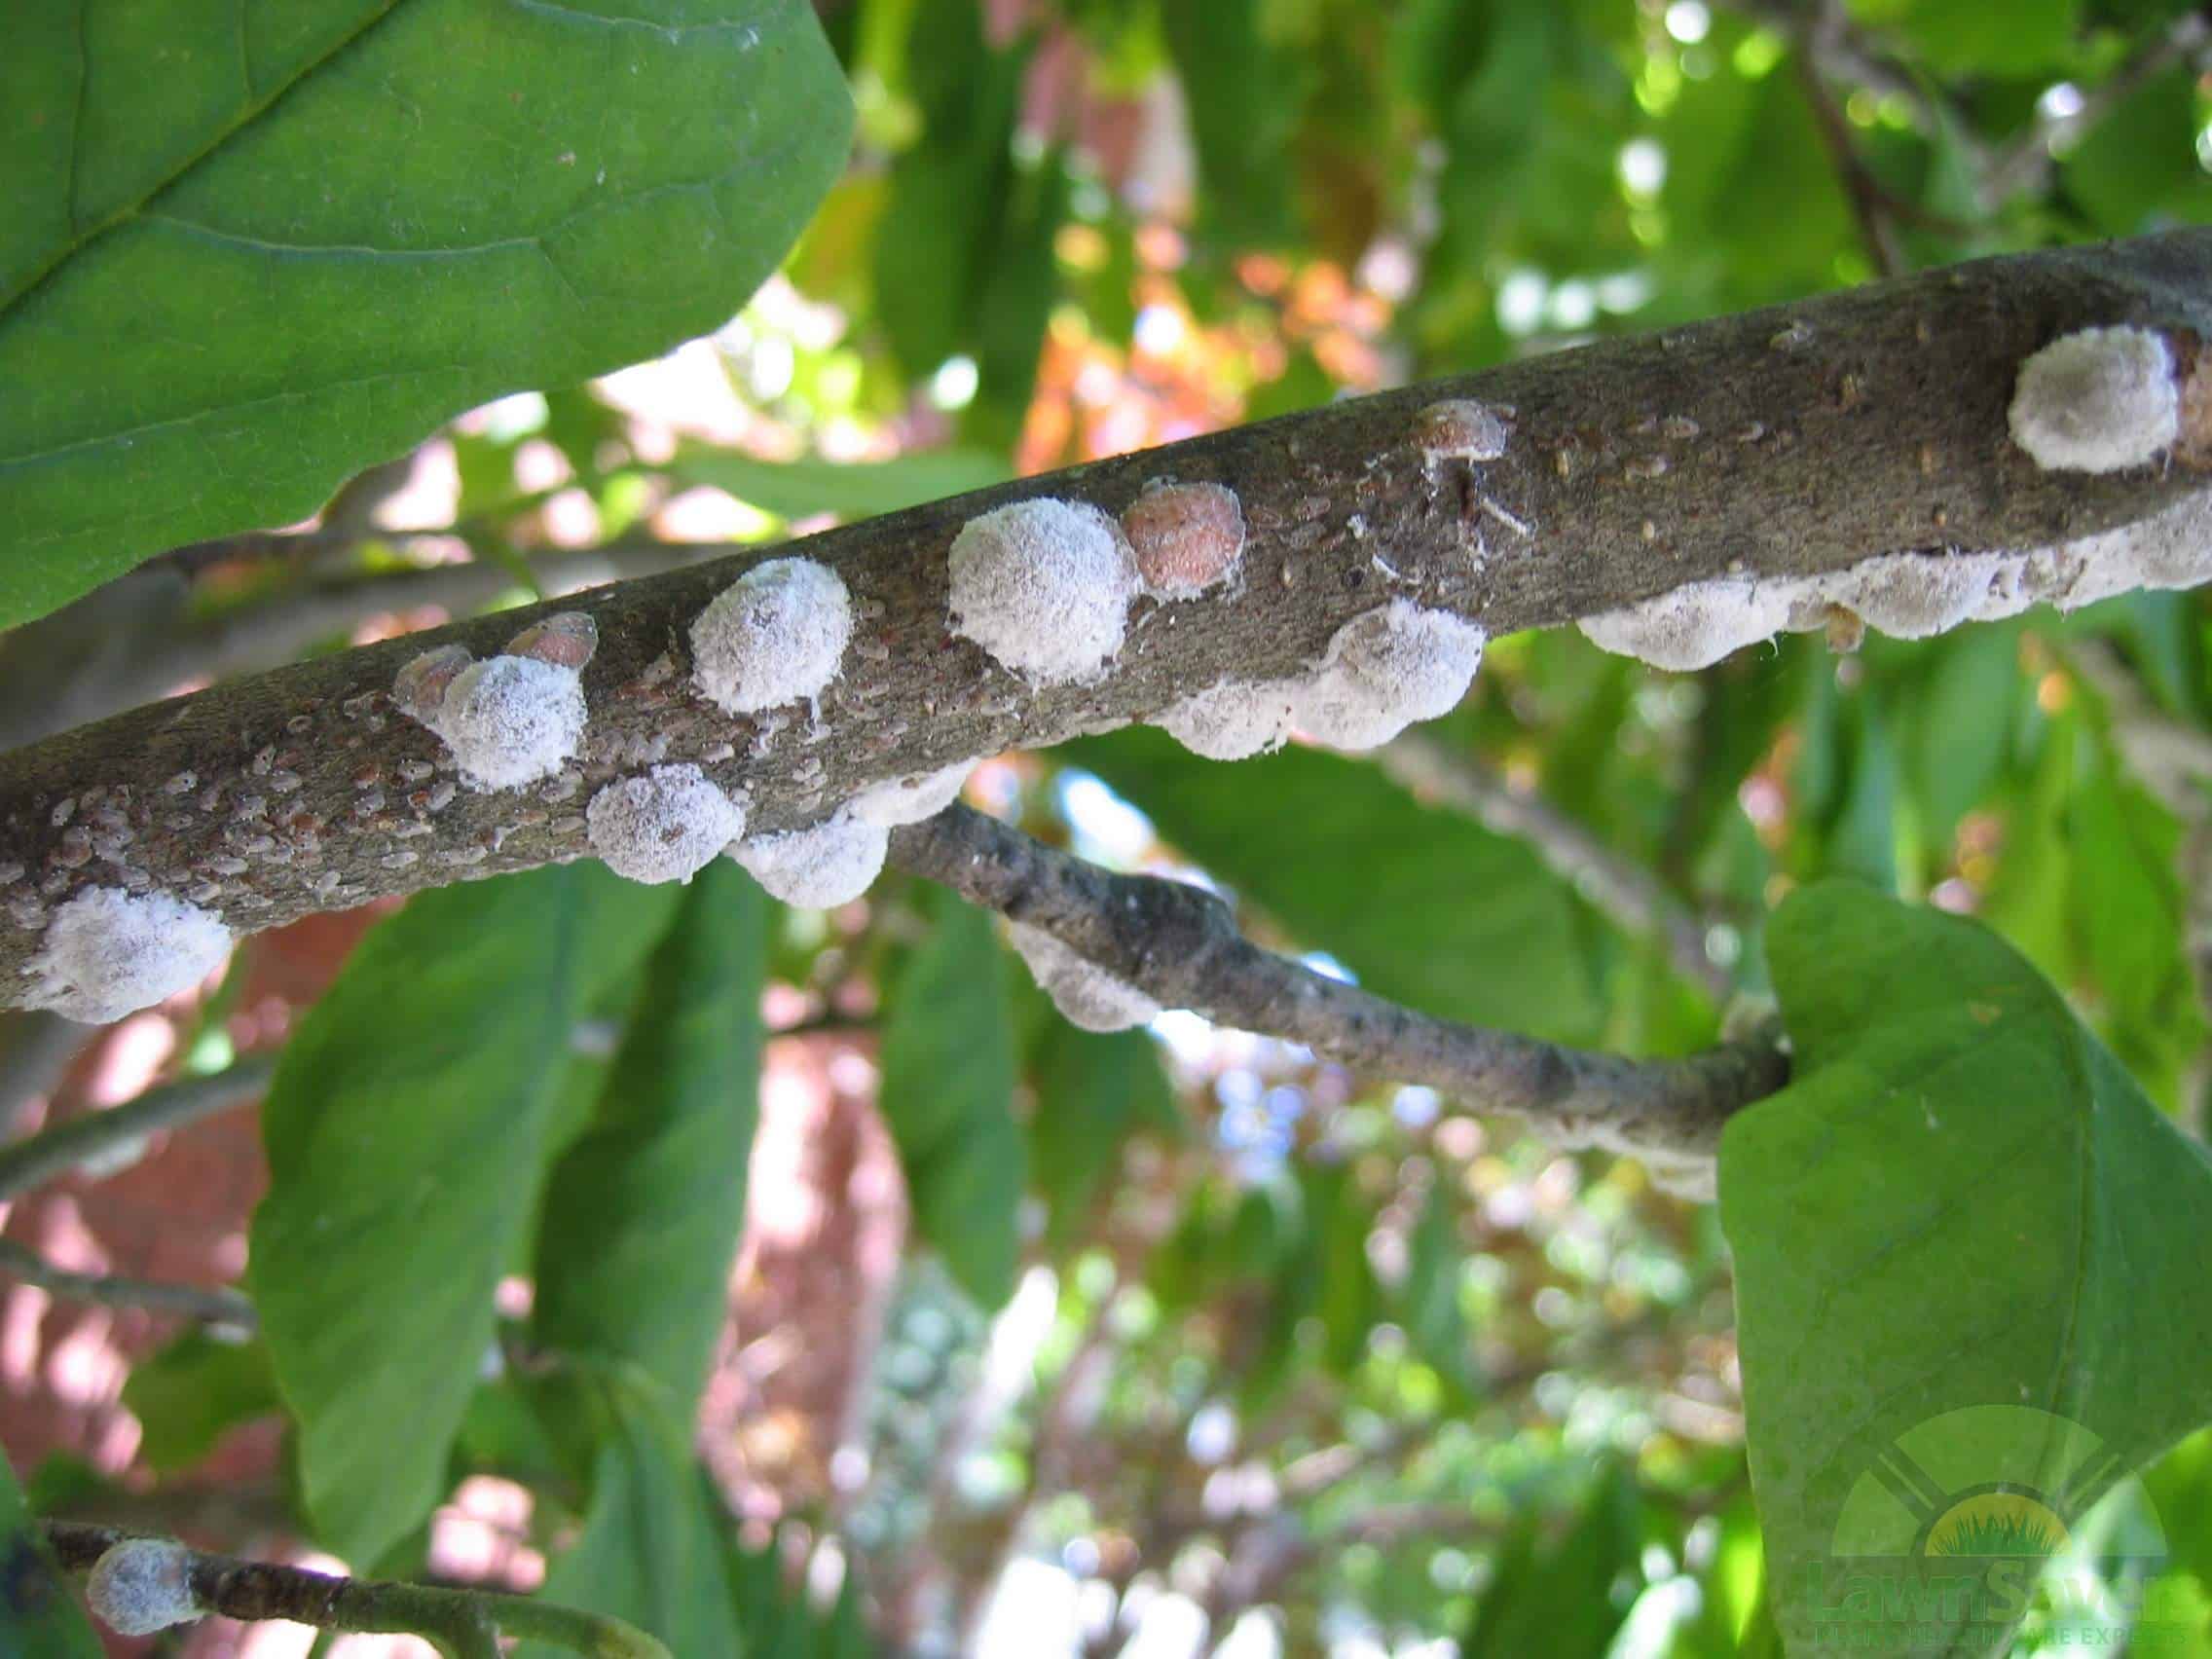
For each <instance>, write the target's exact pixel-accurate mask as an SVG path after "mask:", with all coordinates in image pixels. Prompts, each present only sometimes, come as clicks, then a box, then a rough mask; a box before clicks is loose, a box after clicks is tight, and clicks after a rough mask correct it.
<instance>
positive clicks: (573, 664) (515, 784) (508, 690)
mask: <svg viewBox="0 0 2212 1659" xmlns="http://www.w3.org/2000/svg"><path fill="white" fill-rule="evenodd" d="M598 647H599V627H598V625H597V624H596V623H594V622H593V621H592V619H591V618H590V617H589V616H586V615H585V614H584V613H583V612H581V611H575V610H571V611H563V612H561V613H560V614H558V615H554V616H548V617H545V618H544V619H543V620H541V621H538V622H535V623H533V624H532V625H531V626H530V627H528V628H525V629H524V630H523V631H522V632H521V633H519V634H517V635H516V636H515V637H514V638H513V639H512V640H511V641H509V642H508V644H507V649H506V651H505V653H504V654H502V655H499V656H496V657H488V658H486V659H485V660H484V661H482V662H472V661H471V660H470V659H469V654H468V651H467V649H466V647H464V646H461V645H436V646H433V647H432V648H431V649H429V650H426V651H424V652H423V653H422V655H420V656H418V657H415V658H414V659H412V660H411V661H410V662H409V663H408V664H407V666H406V667H405V668H402V669H401V670H400V671H399V674H398V676H397V678H395V679H394V680H393V681H392V683H391V698H392V701H393V702H394V703H396V704H398V706H399V708H400V709H401V711H402V712H404V713H405V714H407V715H409V716H410V717H412V718H413V719H416V720H419V721H421V722H422V723H423V724H424V725H426V726H428V727H429V728H430V729H431V730H432V731H434V732H436V733H437V734H438V735H439V736H440V737H442V738H444V739H445V742H446V747H447V748H448V749H451V750H452V751H453V757H454V760H455V762H456V763H457V764H459V766H460V767H461V778H462V780H463V781H464V782H466V783H468V784H469V785H471V786H472V787H473V788H476V789H480V790H511V789H519V788H521V787H522V786H523V785H524V784H531V783H535V782H536V781H537V780H538V779H540V778H550V777H552V776H554V775H555V774H556V773H558V772H559V771H560V770H561V768H562V767H563V766H564V765H565V764H567V763H568V762H569V761H570V760H572V759H573V758H575V754H576V750H577V749H578V747H580V746H581V744H582V743H583V736H584V723H585V720H586V719H587V718H588V717H587V714H586V711H585V709H584V687H583V681H582V679H581V678H580V673H581V670H582V669H583V666H584V664H586V663H588V662H590V661H591V658H592V652H593V651H595V650H596V649H598Z"/></svg>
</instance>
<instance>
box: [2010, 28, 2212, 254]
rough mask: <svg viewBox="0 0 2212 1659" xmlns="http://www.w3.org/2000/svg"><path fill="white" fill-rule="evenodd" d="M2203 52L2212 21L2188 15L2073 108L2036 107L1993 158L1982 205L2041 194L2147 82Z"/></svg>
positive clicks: (2211, 41)
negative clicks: (2066, 159)
mask: <svg viewBox="0 0 2212 1659" xmlns="http://www.w3.org/2000/svg"><path fill="white" fill-rule="evenodd" d="M2207 47H2212V21H2208V20H2207V19H2206V18H2205V16H2204V14H2203V13H2202V12H2201V11H2198V10H2194V9H2192V10H2190V11H2188V12H2185V13H2183V14H2182V15H2181V16H2180V17H2178V18H2175V19H2174V20H2173V22H2172V24H2171V25H2170V26H2169V27H2168V28H2167V29H2166V31H2165V32H2164V33H2163V34H2159V35H2156V36H2154V37H2152V38H2151V39H2150V40H2147V41H2145V42H2144V43H2143V44H2142V46H2141V47H2140V48H2139V49H2138V50H2137V51H2136V53H2135V55H2134V56H2132V57H2130V58H2129V59H2128V60H2127V61H2126V62H2125V63H2122V64H2121V65H2120V67H2119V68H2118V69H2116V70H2114V71H2113V72H2112V74H2110V75H2108V76H2107V77H2105V79H2104V80H2102V81H2100V82H2098V83H2097V85H2095V86H2094V87H2091V88H2090V89H2088V91H2086V92H2083V93H2082V101H2081V102H2080V104H2078V105H2076V106H2075V107H2074V108H2072V109H2066V110H2058V109H2053V108H2050V107H2047V106H2046V105H2041V104H2039V105H2038V106H2037V110H2036V118H2035V120H2034V121H2033V122H2031V123H2030V124H2029V127H2028V130H2027V131H2026V132H2025V133H2023V134H2022V135H2021V136H2020V137H2019V138H2018V139H2016V140H2015V141H2014V142H2013V143H2012V144H2011V145H2009V147H2008V148H2006V149H2004V150H2002V151H2000V152H1998V154H1997V155H1995V156H1994V157H1992V158H1991V160H1990V163H1989V166H1988V167H1987V168H1986V170H1985V171H1984V173H1983V175H1982V182H1981V194H1982V201H1983V203H1984V204H1985V205H1986V206H1988V207H1989V208H1990V209H1991V210H1993V211H1994V210H1995V209H1996V208H1998V207H2000V206H2002V205H2003V204H2004V203H2005V202H2006V201H2007V200H2008V199H2009V198H2010V197H2013V196H2016V195H2019V194H2020V193H2022V192H2024V191H2041V190H2043V189H2044V188H2045V187H2046V185H2047V184H2048V182H2049V173H2050V169H2051V167H2052V166H2054V165H2055V164H2056V163H2057V161H2058V159H2059V157H2060V156H2061V155H2063V154H2064V153H2065V152H2066V151H2067V150H2070V149H2072V148H2073V147H2074V146H2075V145H2076V144H2078V143H2080V142H2081V141H2082V139H2083V137H2084V136H2086V135H2087V134H2088V133H2089V132H2091V131H2092V130H2094V129H2095V128H2096V127H2097V125H2098V124H2099V123H2100V122H2102V121H2103V120H2104V119H2105V117H2106V116H2108V115H2110V114H2112V112H2113V111H2114V110H2116V109H2118V108H2119V107H2120V105H2121V104H2123V103H2125V102H2126V101H2127V100H2128V99H2129V98H2131V97H2133V96H2134V95H2135V93H2136V92H2140V91H2141V90H2142V89H2143V88H2144V87H2145V86H2146V85H2148V84H2149V83H2150V82H2152V81H2155V80H2157V78H2158V77H2159V76H2160V75H2162V74H2164V73H2165V72H2166V71H2167V70H2168V69H2171V68H2172V67H2174V65H2176V64H2177V63H2182V62H2185V61H2187V60H2189V59H2191V58H2193V57H2196V56H2199V55H2202V54H2203V52H2204V51H2205V49H2206V48H2207Z"/></svg>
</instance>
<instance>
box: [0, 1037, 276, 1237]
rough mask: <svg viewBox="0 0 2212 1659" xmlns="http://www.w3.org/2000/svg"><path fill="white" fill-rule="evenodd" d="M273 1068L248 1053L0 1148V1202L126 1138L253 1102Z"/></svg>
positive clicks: (271, 1061) (194, 1121)
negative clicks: (231, 1062) (229, 1063)
mask: <svg viewBox="0 0 2212 1659" xmlns="http://www.w3.org/2000/svg"><path fill="white" fill-rule="evenodd" d="M275 1072H276V1060H275V1059H274V1058H273V1057H270V1056H266V1055H258V1054H256V1055H249V1056H247V1057H246V1058H244V1059H242V1060H240V1061H239V1062H238V1063H237V1064H235V1065H232V1066H228V1067H226V1068H225V1069H223V1070H222V1071H219V1072H212V1073H210V1074H209V1075H207V1076H205V1077H186V1078H179V1079H178V1080H177V1081H176V1082H174V1083H166V1084H163V1085H161V1086H160V1087H159V1088H149V1089H147V1090H146V1092H145V1093H143V1094H141V1095H139V1096H138V1097H137V1098H136V1099H134V1100H127V1101H125V1102H124V1103H123V1104H122V1105H120V1106H113V1107H110V1108H108V1109H107V1110H106V1111H104V1112H88V1113H85V1114H84V1115H83V1116H81V1117H76V1118H71V1119H70V1120H69V1121H68V1122H67V1123H63V1124H55V1125H54V1126H53V1127H51V1128H46V1129H41V1130H40V1131H39V1132H38V1133H37V1134H35V1135H27V1136H25V1137H24V1138H23V1139H21V1140H19V1141H15V1142H12V1143H11V1144H9V1145H7V1146H4V1147H0V1203H6V1202H7V1201H8V1200H9V1199H10V1198H17V1197H18V1196H20V1195H21V1194H23V1193H26V1192H28V1191H29V1190H30V1189H31V1188H33V1187H36V1186H39V1185H41V1184H42V1183H44V1182H47V1181H51V1180H53V1179H54V1178H55V1176H56V1175H63V1174H66V1173H67V1172H68V1171H69V1170H71V1169H74V1168H76V1167H77V1165H79V1164H81V1163H84V1162H86V1161H88V1160H97V1159H98V1158H99V1156H100V1155H101V1154H102V1153H105V1152H108V1151H111V1150H112V1149H114V1148H116V1147H119V1146H122V1145H124V1144H126V1143H127V1142H129V1141H133V1140H138V1139H141V1138H143V1137H144V1136H146V1135H150V1134H154V1133H156V1132H157V1131H159V1130H162V1129H174V1128H181V1127H183V1126H184V1125H185V1124H197V1123H198V1122H199V1121H200V1120H201V1119H203V1118H208V1117H212V1116H214V1114H216V1113H217V1112H223V1111H228V1110H229V1109H230V1108H231V1107H233V1106H242V1105H244V1104H245V1103H246V1102H247V1101H248V1100H258V1099H259V1098H260V1097H261V1096H262V1095H263V1094H265V1093H266V1092H268V1089H269V1079H270V1078H271V1077H272V1076H273V1075H274V1074H275Z"/></svg>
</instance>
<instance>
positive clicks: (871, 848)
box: [729, 812, 891, 910]
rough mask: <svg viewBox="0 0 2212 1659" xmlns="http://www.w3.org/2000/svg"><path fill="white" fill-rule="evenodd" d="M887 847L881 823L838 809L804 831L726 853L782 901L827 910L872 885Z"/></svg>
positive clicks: (758, 840) (759, 838)
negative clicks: (859, 817) (832, 814)
mask: <svg viewBox="0 0 2212 1659" xmlns="http://www.w3.org/2000/svg"><path fill="white" fill-rule="evenodd" d="M890 847H891V834H890V831H889V830H885V829H884V828H883V827H882V826H881V825H879V824H865V823H863V822H862V821H861V820H859V819H858V818H855V817H853V816H852V815H851V813H850V812H839V813H837V814H836V815H835V816H834V817H831V818H829V819H826V820H824V821H823V822H822V823H820V824H817V825H815V826H814V827H813V828H811V829H808V830H791V831H789V832H788V833H786V834H781V835H756V836H754V837H753V839H751V840H749V841H740V842H739V843H738V844H737V845H736V846H734V847H732V848H730V849H729V856H730V857H731V858H733V859H735V860H736V861H737V862H738V863H739V864H741V865H743V866H745V867H746V869H747V870H748V871H749V872H750V873H751V874H752V877H753V879H754V880H755V881H757V882H758V883H759V884H760V885H761V886H762V887H765V888H766V889H767V890H768V891H769V892H770V893H771V894H773V895H774V896H775V897H776V898H778V899H781V900H782V901H783V902H784V903H787V904H796V905H798V906H800V907H801V908H802V909H809V910H828V909H831V908H833V907H835V906H836V905H839V904H848V903H852V901H854V900H855V899H858V898H859V897H860V896H861V895H862V894H864V893H866V891H867V890H868V888H869V887H870V886H872V885H873V884H874V881H875V878H876V877H877V876H879V875H881V874H882V873H883V860H884V855H885V854H886V853H887V852H889V851H890Z"/></svg>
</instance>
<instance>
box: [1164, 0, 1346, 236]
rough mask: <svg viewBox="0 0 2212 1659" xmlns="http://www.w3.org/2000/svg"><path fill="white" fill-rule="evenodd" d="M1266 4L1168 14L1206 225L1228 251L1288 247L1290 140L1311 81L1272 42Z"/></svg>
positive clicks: (1217, 1) (1224, 3) (1239, 0)
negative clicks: (1275, 245) (1223, 243)
mask: <svg viewBox="0 0 2212 1659" xmlns="http://www.w3.org/2000/svg"><path fill="white" fill-rule="evenodd" d="M1268 11H1269V6H1268V4H1267V0H1206V4H1204V5H1202V6H1167V7H1164V8H1162V10H1161V26H1162V29H1163V31H1164V33H1165V34H1166V37H1167V50H1168V52H1169V53H1170V55H1172V56H1173V58H1174V61H1175V72H1176V74H1177V76H1178V77H1179V78H1180V79H1181V81H1182V83H1183V96H1184V99H1185V102H1186V103H1187V105H1188V106H1189V109H1190V112H1191V136H1192V139H1193V142H1194V144H1195V146H1196V148H1197V150H1198V181H1199V185H1200V189H1201V195H1202V200H1203V203H1204V208H1203V212H1204V219H1205V222H1206V224H1207V226H1208V227H1209V228H1210V229H1211V230H1212V231H1213V232H1214V233H1215V234H1216V235H1217V236H1219V237H1220V239H1221V240H1223V241H1224V242H1225V243H1226V244H1228V245H1230V246H1233V247H1245V246H1252V245H1272V244H1275V243H1279V242H1281V241H1282V240H1284V239H1285V238H1286V237H1287V236H1288V235H1289V233H1290V231H1291V230H1292V228H1293V224H1292V218H1291V205H1290V181H1291V179H1292V177H1293V176H1294V172H1295V168H1294V166H1293V164H1292V157H1291V153H1290V152H1291V140H1292V138H1293V137H1294V135H1295V133H1296V129H1297V126H1298V119H1299V113H1300V110H1301V107H1302V106H1303V104H1304V102H1305V98H1306V91H1307V82H1308V80H1309V75H1307V74H1306V73H1302V72H1301V70H1300V67H1299V64H1298V62H1297V60H1296V58H1295V57H1294V56H1293V55H1291V54H1289V53H1287V52H1285V51H1283V50H1282V49H1281V48H1280V47H1279V46H1278V45H1277V44H1276V43H1274V42H1272V41H1271V40H1270V39H1268V37H1267V33H1266V29H1265V26H1264V25H1265V23H1266V21H1267V17H1266V14H1267V13H1268Z"/></svg>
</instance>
